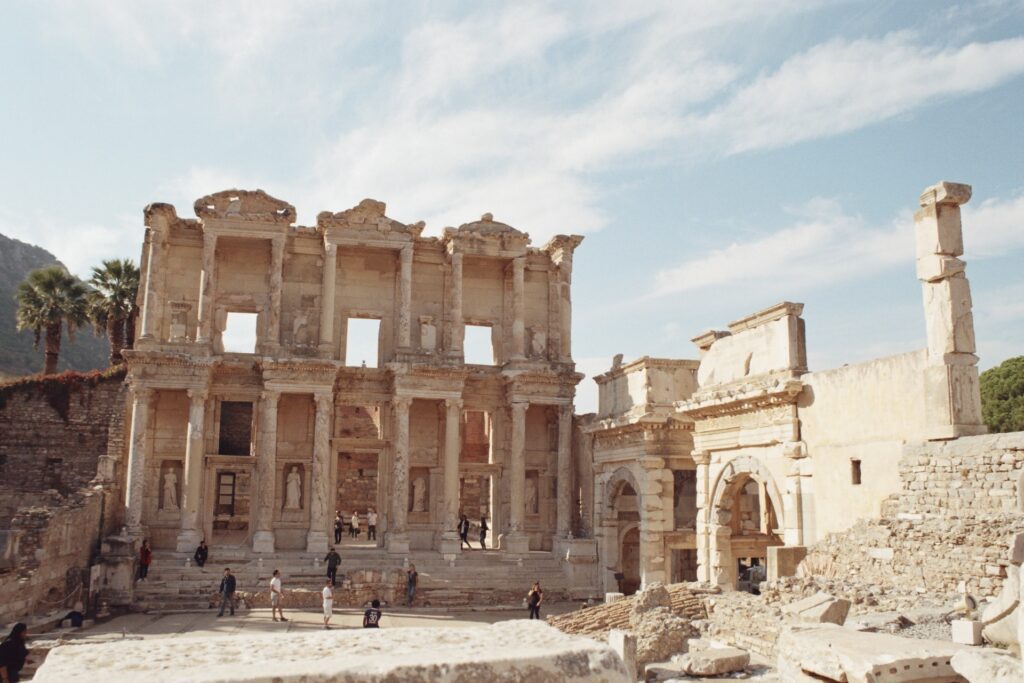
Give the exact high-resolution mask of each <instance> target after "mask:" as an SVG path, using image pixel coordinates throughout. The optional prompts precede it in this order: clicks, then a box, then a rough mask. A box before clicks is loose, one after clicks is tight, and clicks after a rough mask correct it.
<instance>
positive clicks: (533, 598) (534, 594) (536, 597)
mask: <svg viewBox="0 0 1024 683" xmlns="http://www.w3.org/2000/svg"><path fill="white" fill-rule="evenodd" d="M542 602H544V591H542V590H541V589H540V581H535V582H534V583H533V588H531V589H530V592H529V593H527V594H526V604H527V606H528V607H529V608H530V618H531V619H540V604H541V603H542Z"/></svg>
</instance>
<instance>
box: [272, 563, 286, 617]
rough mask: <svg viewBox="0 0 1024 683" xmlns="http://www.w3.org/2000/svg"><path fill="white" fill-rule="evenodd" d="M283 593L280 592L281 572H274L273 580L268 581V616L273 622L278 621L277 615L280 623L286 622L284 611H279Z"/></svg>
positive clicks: (276, 570) (277, 570)
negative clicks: (279, 617) (279, 616)
mask: <svg viewBox="0 0 1024 683" xmlns="http://www.w3.org/2000/svg"><path fill="white" fill-rule="evenodd" d="M283 595H284V591H282V590H281V570H279V569H275V570H274V578H272V579H270V616H271V617H273V619H274V621H279V620H278V618H277V615H278V614H280V615H281V619H280V621H288V620H287V619H285V618H284V610H283V609H281V598H282V597H283Z"/></svg>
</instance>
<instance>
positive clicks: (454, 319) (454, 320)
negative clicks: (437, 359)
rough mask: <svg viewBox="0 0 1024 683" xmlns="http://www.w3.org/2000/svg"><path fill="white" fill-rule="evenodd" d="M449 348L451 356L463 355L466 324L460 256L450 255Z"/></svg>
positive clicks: (457, 254)
mask: <svg viewBox="0 0 1024 683" xmlns="http://www.w3.org/2000/svg"><path fill="white" fill-rule="evenodd" d="M451 325H452V327H451V347H450V348H449V351H450V353H451V355H453V356H461V355H462V354H463V349H462V343H463V340H464V339H465V337H466V323H465V321H464V320H463V319H462V254H459V253H455V254H452V310H451Z"/></svg>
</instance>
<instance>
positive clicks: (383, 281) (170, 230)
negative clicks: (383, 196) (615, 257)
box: [138, 190, 583, 365]
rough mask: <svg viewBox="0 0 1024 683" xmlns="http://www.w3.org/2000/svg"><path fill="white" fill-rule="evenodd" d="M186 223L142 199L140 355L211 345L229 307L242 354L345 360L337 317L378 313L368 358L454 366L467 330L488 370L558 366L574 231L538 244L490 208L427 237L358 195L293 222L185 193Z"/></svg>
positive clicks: (274, 211) (239, 193)
mask: <svg viewBox="0 0 1024 683" xmlns="http://www.w3.org/2000/svg"><path fill="white" fill-rule="evenodd" d="M194 209H195V213H196V216H197V219H185V218H181V217H179V216H178V214H177V212H176V211H175V209H174V207H173V206H171V205H169V204H151V205H149V206H147V207H146V209H145V212H144V215H145V224H146V227H147V230H146V239H145V243H144V246H143V254H142V282H141V286H140V293H139V299H140V304H141V308H142V312H141V316H140V323H139V327H140V329H139V344H138V348H139V349H140V350H141V351H146V350H167V351H171V350H177V351H186V352H188V353H190V354H195V355H218V354H222V353H224V333H225V329H226V326H227V324H228V320H229V316H230V314H249V315H250V316H255V328H256V341H255V344H254V348H253V349H252V353H254V354H258V355H261V356H264V357H274V358H303V357H308V358H321V359H328V360H335V361H342V362H344V361H345V360H346V347H347V337H348V329H349V321H351V320H354V319H371V320H377V321H379V339H378V348H377V360H378V364H379V365H383V364H385V363H389V362H395V361H398V362H423V363H443V364H446V365H451V364H461V363H462V362H463V361H464V339H465V335H466V328H467V326H478V327H480V328H485V329H484V330H478V332H479V333H480V334H483V335H484V336H488V335H487V333H488V332H489V338H490V341H491V347H492V356H493V364H494V365H506V364H508V363H526V364H530V363H533V364H536V363H544V362H546V363H558V364H566V363H571V362H572V354H571V339H570V333H571V316H572V310H571V307H572V299H571V292H570V289H571V282H572V256H573V251H574V250H575V248H576V247H577V246H578V245H579V243H580V242H581V241H582V239H583V238H582V237H580V236H577V235H558V236H556V237H554V238H552V239H551V240H550V241H549V242H548V243H547V244H545V245H544V246H543V247H540V248H537V247H532V246H530V236H529V235H528V234H527V233H525V232H522V231H520V230H517V229H515V228H513V227H511V226H509V225H505V224H504V223H500V222H498V221H495V220H494V218H493V217H492V216H491V215H490V214H484V215H483V216H482V217H481V219H480V220H478V221H473V222H470V223H466V224H464V225H462V226H460V227H458V228H445V230H444V231H443V234H442V235H441V236H440V237H424V236H423V235H422V233H423V229H424V224H423V223H422V222H419V223H412V224H406V223H402V222H401V221H397V220H395V219H393V218H390V217H388V216H387V215H386V214H385V209H386V206H385V204H384V203H383V202H379V201H376V200H373V199H364V200H363V201H361V202H360V203H359V204H358V205H356V206H354V207H352V208H350V209H346V210H344V211H338V212H331V211H324V212H321V213H320V214H319V215H318V216H317V220H316V225H315V226H314V227H305V226H299V225H295V219H296V212H295V207H294V206H292V205H291V204H289V203H288V202H285V201H282V200H280V199H277V198H275V197H272V196H270V195H268V194H267V193H265V192H263V191H262V190H255V191H250V190H225V191H223V192H216V193H214V194H211V195H207V196H205V197H201V198H200V199H197V200H196V202H195V205H194Z"/></svg>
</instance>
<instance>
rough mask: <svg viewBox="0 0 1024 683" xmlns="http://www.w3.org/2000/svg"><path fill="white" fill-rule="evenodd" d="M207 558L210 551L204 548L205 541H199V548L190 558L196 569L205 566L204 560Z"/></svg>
mask: <svg viewBox="0 0 1024 683" xmlns="http://www.w3.org/2000/svg"><path fill="white" fill-rule="evenodd" d="M209 556H210V549H209V548H207V547H206V539H205V538H204V539H203V540H201V541H199V547H198V548H196V553H195V555H193V556H192V559H193V560H195V561H196V566H197V567H202V566H203V565H204V564H206V558H208V557H209Z"/></svg>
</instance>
